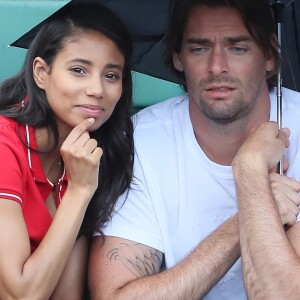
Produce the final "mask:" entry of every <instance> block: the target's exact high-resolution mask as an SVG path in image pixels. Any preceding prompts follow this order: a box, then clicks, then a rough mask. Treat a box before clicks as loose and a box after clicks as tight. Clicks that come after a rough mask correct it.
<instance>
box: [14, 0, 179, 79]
mask: <svg viewBox="0 0 300 300" xmlns="http://www.w3.org/2000/svg"><path fill="white" fill-rule="evenodd" d="M77 3H81V4H82V3H85V4H87V3H98V4H101V5H103V6H106V7H108V8H110V9H111V10H112V11H114V12H115V13H116V14H117V15H118V16H119V17H120V18H121V19H122V21H123V23H124V24H125V25H126V26H127V28H128V30H129V32H130V33H131V35H132V38H133V49H134V51H133V58H132V69H133V70H134V71H137V72H140V73H143V74H147V75H150V76H153V77H156V78H160V79H164V80H168V81H171V82H176V81H177V79H176V77H175V76H174V75H173V74H172V73H171V71H170V70H169V69H168V68H167V67H165V66H164V63H163V52H164V49H165V48H164V41H163V40H164V36H165V31H166V28H167V26H168V23H169V12H170V3H171V0H72V1H70V2H69V3H67V4H66V5H64V6H63V7H62V8H60V9H59V10H58V11H56V12H55V13H54V14H52V15H51V16H49V17H48V18H47V19H45V20H44V21H42V22H41V23H39V24H38V25H36V26H35V27H34V28H32V29H31V30H30V31H28V32H27V33H25V34H24V35H23V36H22V37H20V38H19V39H18V40H16V41H15V42H13V43H12V44H11V45H10V46H14V47H20V48H29V46H30V43H31V41H32V40H33V39H34V37H35V35H36V34H37V32H38V31H39V29H40V28H41V26H42V25H43V24H44V23H45V22H46V21H48V20H49V19H51V18H52V17H53V16H57V15H58V14H61V15H62V17H63V15H64V13H65V12H67V11H68V9H69V8H70V7H71V6H73V5H76V4H77Z"/></svg>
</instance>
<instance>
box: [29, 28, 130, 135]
mask: <svg viewBox="0 0 300 300" xmlns="http://www.w3.org/2000/svg"><path fill="white" fill-rule="evenodd" d="M33 68H34V70H33V71H34V77H35V81H36V83H37V85H38V86H39V87H40V88H41V89H43V90H44V91H45V93H46V96H47V99H48V102H49V105H50V106H51V108H52V110H53V112H54V113H55V115H56V119H57V124H58V128H59V131H60V133H61V134H62V133H63V132H65V133H66V134H68V132H70V130H72V129H73V128H74V127H75V126H76V125H78V124H79V123H80V122H82V121H83V120H84V119H87V118H90V117H92V118H94V119H95V123H94V124H93V125H92V126H91V131H93V130H96V129H98V128H99V127H100V126H101V125H102V124H103V123H105V122H106V121H107V120H108V118H109V117H110V116H111V114H112V112H113V110H114V108H115V106H116V104H117V102H118V101H119V99H120V97H121V94H122V75H123V68H124V56H123V55H122V53H121V52H120V51H119V50H118V48H117V46H116V44H115V43H114V42H113V41H112V40H110V39H109V38H107V37H106V36H104V35H103V34H101V33H99V32H96V31H88V32H84V33H82V34H79V35H76V36H74V37H73V38H72V39H71V40H70V41H68V42H66V44H65V46H64V48H63V49H62V50H61V51H60V52H59V53H58V54H57V56H56V58H55V60H54V61H53V65H52V67H51V70H50V68H49V66H48V65H47V64H46V63H45V61H44V60H43V59H41V58H39V57H37V58H36V59H35V60H34V63H33Z"/></svg>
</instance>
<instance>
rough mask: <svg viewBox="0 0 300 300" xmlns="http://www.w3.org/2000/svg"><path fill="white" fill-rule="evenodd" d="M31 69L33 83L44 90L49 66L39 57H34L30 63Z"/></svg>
mask: <svg viewBox="0 0 300 300" xmlns="http://www.w3.org/2000/svg"><path fill="white" fill-rule="evenodd" d="M32 68H33V78H34V80H35V83H36V84H37V86H38V87H39V88H40V89H44V88H45V84H47V78H48V76H49V66H48V65H47V63H46V62H45V61H44V60H43V59H42V58H41V57H36V58H35V59H34V61H33V63H32Z"/></svg>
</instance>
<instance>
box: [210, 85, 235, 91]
mask: <svg viewBox="0 0 300 300" xmlns="http://www.w3.org/2000/svg"><path fill="white" fill-rule="evenodd" d="M234 89H235V88H234V87H233V86H230V85H210V86H208V87H206V88H205V89H204V90H205V91H232V90H234Z"/></svg>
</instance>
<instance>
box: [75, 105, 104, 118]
mask: <svg viewBox="0 0 300 300" xmlns="http://www.w3.org/2000/svg"><path fill="white" fill-rule="evenodd" d="M76 107H78V108H79V109H81V110H83V111H84V112H85V113H87V114H88V115H89V116H99V115H100V114H101V113H102V112H103V111H104V109H103V108H102V107H100V106H96V105H77V106H76Z"/></svg>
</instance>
